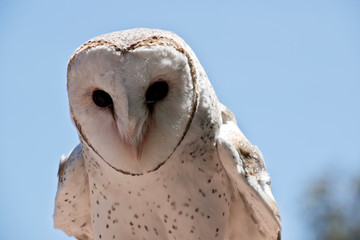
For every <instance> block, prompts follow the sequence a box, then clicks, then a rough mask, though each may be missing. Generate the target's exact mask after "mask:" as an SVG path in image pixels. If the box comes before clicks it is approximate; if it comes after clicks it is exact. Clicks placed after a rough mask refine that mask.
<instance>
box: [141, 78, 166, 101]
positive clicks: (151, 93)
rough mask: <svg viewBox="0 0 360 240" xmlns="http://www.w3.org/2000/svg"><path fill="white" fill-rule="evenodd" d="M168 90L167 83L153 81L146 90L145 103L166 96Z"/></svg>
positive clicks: (159, 99)
mask: <svg viewBox="0 0 360 240" xmlns="http://www.w3.org/2000/svg"><path fill="white" fill-rule="evenodd" d="M168 92H169V85H168V84H167V83H166V82H164V81H158V82H155V83H153V84H152V85H151V86H150V87H149V88H148V89H147V91H146V94H145V98H146V103H147V104H152V103H156V102H158V101H161V100H162V99H164V98H165V97H166V95H167V94H168Z"/></svg>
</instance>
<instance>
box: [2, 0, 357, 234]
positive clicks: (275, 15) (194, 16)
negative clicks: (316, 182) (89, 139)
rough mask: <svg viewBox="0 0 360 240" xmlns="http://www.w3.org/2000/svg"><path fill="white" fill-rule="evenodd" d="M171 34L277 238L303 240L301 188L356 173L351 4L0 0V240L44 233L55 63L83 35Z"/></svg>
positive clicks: (61, 112) (54, 121)
mask: <svg viewBox="0 0 360 240" xmlns="http://www.w3.org/2000/svg"><path fill="white" fill-rule="evenodd" d="M134 27H150V28H161V29H167V30H171V31H174V32H175V33H177V34H178V35H179V36H181V37H182V38H183V39H184V40H185V41H186V42H187V43H188V44H189V45H190V46H191V47H192V49H193V50H194V51H195V53H196V54H197V56H198V58H199V59H200V62H201V63H202V65H203V66H204V68H205V70H206V72H207V74H208V76H209V78H210V81H211V82H212V84H213V86H214V88H215V90H216V92H217V95H218V97H219V99H220V101H222V102H223V103H224V104H225V105H227V106H228V107H229V108H230V109H231V110H232V111H233V112H234V114H235V116H236V117H237V120H238V123H239V125H240V127H241V129H242V130H243V132H244V133H245V134H246V135H247V137H248V138H249V139H250V140H251V141H252V143H254V144H256V145H258V146H259V148H260V149H261V151H262V152H263V155H264V157H265V160H266V163H267V167H268V170H269V172H270V174H271V176H272V186H273V192H274V195H275V198H276V200H277V203H278V207H279V210H280V214H281V217H282V224H283V239H284V240H287V239H290V240H302V239H311V236H310V233H309V231H308V230H307V228H306V225H305V224H304V211H303V208H302V206H303V202H304V199H305V196H304V189H305V188H306V186H307V185H309V184H311V183H312V181H313V179H314V178H316V177H317V176H322V175H324V174H329V175H330V174H331V176H332V177H334V178H338V179H343V178H346V177H347V176H348V175H354V174H358V173H359V171H360V147H359V146H360V44H359V43H360V2H359V1H357V0H353V1H351V0H341V1H340V0H339V1H333V0H305V1H291V0H290V1H278V0H273V1H262V0H259V1H226V0H224V1H221V2H220V1H176V2H175V1H155V0H154V1H151V2H145V1H141V0H140V1H135V2H130V1H126V2H125V1H102V2H101V3H100V1H86V2H85V1H84V2H82V1H68V0H65V1H10V0H0V107H1V111H0V239H4V240H5V239H41V240H42V239H53V240H58V239H69V238H68V237H67V236H66V235H65V234H64V233H62V232H61V231H59V230H55V229H53V227H52V226H53V221H52V213H53V203H54V198H55V193H56V186H57V168H58V162H59V158H60V156H61V154H63V153H65V154H67V153H68V152H69V151H70V150H71V149H72V148H73V147H74V146H75V145H76V144H77V143H78V138H77V134H76V131H75V128H74V127H73V125H72V123H71V120H70V115H69V110H68V102H67V93H66V67H67V63H68V60H69V58H70V56H71V54H72V52H73V51H74V50H75V49H76V48H77V47H78V46H80V45H81V44H82V43H84V42H85V41H87V40H88V39H90V38H91V37H94V36H97V35H100V34H103V33H107V32H112V31H117V30H122V29H129V28H134Z"/></svg>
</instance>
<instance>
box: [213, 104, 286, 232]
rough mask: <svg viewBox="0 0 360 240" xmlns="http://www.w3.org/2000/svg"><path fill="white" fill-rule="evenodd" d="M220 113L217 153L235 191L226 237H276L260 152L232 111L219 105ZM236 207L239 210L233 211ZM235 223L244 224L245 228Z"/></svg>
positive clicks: (276, 222)
mask: <svg viewBox="0 0 360 240" xmlns="http://www.w3.org/2000/svg"><path fill="white" fill-rule="evenodd" d="M221 114H222V120H223V124H222V126H221V128H220V133H219V136H218V141H217V148H218V154H219V158H220V160H221V162H222V164H223V166H224V168H225V170H226V171H227V173H228V175H229V177H230V179H231V180H232V181H233V183H234V185H235V188H237V190H238V193H239V197H238V199H236V200H235V201H234V202H233V206H232V216H230V226H229V228H230V229H233V230H232V231H230V232H229V234H228V239H280V231H281V222H280V215H279V212H278V209H277V206H276V202H275V200H274V197H273V195H272V191H271V185H270V176H269V174H268V173H267V171H266V167H265V162H264V160H263V157H262V154H261V152H260V151H259V149H258V148H257V147H256V146H253V145H251V143H250V142H249V140H247V139H246V137H245V136H244V134H243V133H242V132H241V131H240V129H239V128H238V126H237V124H236V120H235V117H234V115H233V114H232V113H231V111H230V110H228V109H227V108H226V107H225V106H223V105H222V106H221ZM241 209H242V210H241ZM237 211H242V213H240V214H237V213H236V212H237ZM244 211H245V212H244ZM249 222H252V224H250V223H249ZM236 224H247V225H246V229H244V228H241V226H239V227H236ZM236 229H238V230H236ZM239 229H241V230H239ZM246 230H248V232H246ZM239 236H242V238H240V237H239Z"/></svg>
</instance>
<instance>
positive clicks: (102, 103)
mask: <svg viewBox="0 0 360 240" xmlns="http://www.w3.org/2000/svg"><path fill="white" fill-rule="evenodd" d="M92 99H93V101H94V103H95V104H96V106H98V107H101V108H107V107H111V106H112V105H113V100H112V98H111V97H110V95H109V94H108V93H107V92H105V91H103V90H95V91H94V92H93V94H92Z"/></svg>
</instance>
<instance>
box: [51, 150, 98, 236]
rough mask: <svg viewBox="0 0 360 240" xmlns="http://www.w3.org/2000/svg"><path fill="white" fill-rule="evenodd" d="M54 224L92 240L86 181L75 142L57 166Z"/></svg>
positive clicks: (82, 162) (80, 155)
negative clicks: (57, 179)
mask: <svg viewBox="0 0 360 240" xmlns="http://www.w3.org/2000/svg"><path fill="white" fill-rule="evenodd" d="M58 175H59V183H58V190H57V194H56V200H55V210H54V216H53V217H54V227H55V228H58V229H61V230H63V231H64V232H65V233H66V234H67V235H69V236H74V237H76V238H77V239H81V240H92V239H93V238H92V231H91V215H90V199H89V182H88V175H87V172H86V168H85V164H84V158H83V156H82V151H81V146H80V145H78V146H77V147H76V148H75V149H74V150H73V151H72V152H71V153H70V154H69V155H68V156H67V157H66V158H65V157H62V158H61V160H60V165H59V173H58Z"/></svg>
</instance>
